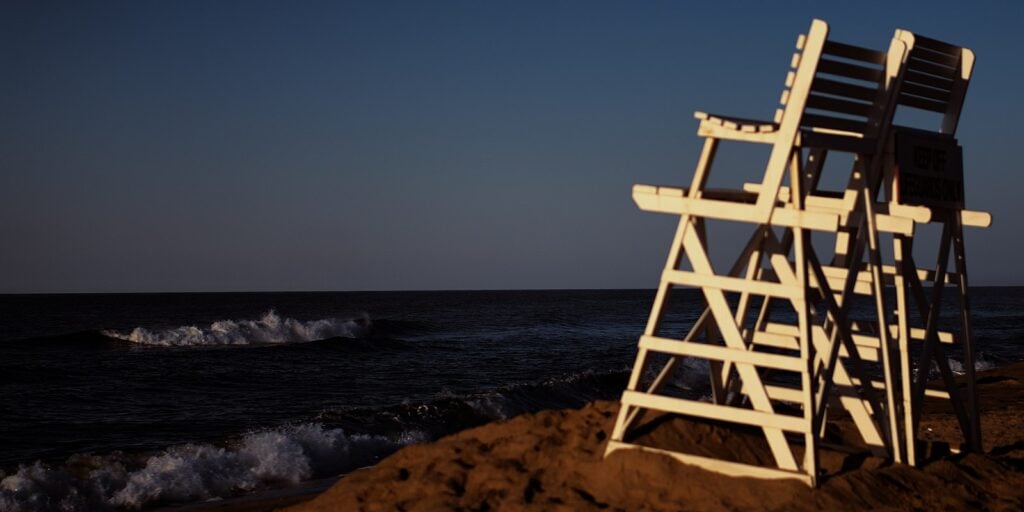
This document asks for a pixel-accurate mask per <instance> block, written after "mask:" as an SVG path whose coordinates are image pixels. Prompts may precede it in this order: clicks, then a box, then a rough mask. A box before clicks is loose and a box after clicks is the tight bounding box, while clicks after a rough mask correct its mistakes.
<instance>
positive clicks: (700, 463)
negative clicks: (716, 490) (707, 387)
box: [605, 440, 814, 485]
mask: <svg viewBox="0 0 1024 512" xmlns="http://www.w3.org/2000/svg"><path fill="white" fill-rule="evenodd" d="M616 450H639V451H642V452H649V453H656V454H659V455H664V456H666V457H671V458H673V459H675V460H677V461H679V462H681V463H683V464H689V465H691V466H697V467H699V468H704V469H706V470H708V471H714V472H716V473H721V474H723V475H726V476H734V477H750V478H761V479H764V480H782V479H794V480H799V481H801V482H803V483H805V484H807V485H813V483H814V479H813V478H812V477H811V476H810V475H807V474H805V473H800V472H797V471H788V470H785V469H776V468H766V467H763V466H752V465H750V464H742V463H739V462H731V461H727V460H721V459H712V458H709V457H702V456H700V455H692V454H689V453H679V452H673V451H670V450H663V449H661V448H652V447H650V446H644V445H639V444H632V443H624V442H621V441H612V440H609V441H608V448H607V449H606V451H605V456H607V455H608V454H610V453H612V452H614V451H616Z"/></svg>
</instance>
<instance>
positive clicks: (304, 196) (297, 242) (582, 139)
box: [0, 1, 1024, 292]
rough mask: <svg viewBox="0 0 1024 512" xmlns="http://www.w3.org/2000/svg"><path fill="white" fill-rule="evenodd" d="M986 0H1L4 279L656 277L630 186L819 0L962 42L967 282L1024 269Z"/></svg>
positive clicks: (745, 106) (1003, 97) (190, 285)
mask: <svg viewBox="0 0 1024 512" xmlns="http://www.w3.org/2000/svg"><path fill="white" fill-rule="evenodd" d="M712 3H713V4H714V5H709V4H712ZM975 4H976V3H968V2H957V3H947V4H938V3H927V4H925V3H922V4H911V3H908V2H882V3H878V4H870V3H868V2H856V3H849V6H848V7H847V6H825V5H821V4H819V3H817V2H793V3H788V4H783V5H780V2H751V3H730V2H702V3H699V4H696V3H695V6H691V5H689V4H688V3H684V2H609V3H604V2H536V3H533V2H508V3H499V2H365V3H359V4H357V3H342V2H287V3H286V2H277V3H264V2H237V3H231V2H208V1H195V2H124V3H119V4H115V3H102V4H97V5H85V3H83V2H67V3H46V2H10V1H8V2H4V4H3V6H2V7H0V66H2V68H0V69H2V74H0V239H2V240H3V244H2V246H0V247H2V250H0V292H64V291H68V292H85V291H97V292H101V291H102V292H107V291H220V290H374V289H381V290H387V289H460V288H606V287H653V286H655V285H656V284H657V278H658V275H659V273H660V267H661V266H662V265H663V263H664V257H665V253H666V250H667V247H668V243H669V241H670V240H671V236H672V232H673V229H674V220H673V219H672V218H670V217H668V216H661V215H655V214H650V213H644V212H640V211H639V210H637V209H636V208H635V206H633V204H632V201H631V199H630V187H631V185H632V184H633V183H636V182H641V183H660V184H684V183H688V182H689V179H690V176H691V175H692V172H693V167H694V164H695V162H696V158H697V152H698V149H699V143H700V139H698V138H697V137H696V135H695V128H696V122H695V121H694V120H693V119H692V117H691V114H692V112H693V111H694V110H707V111H712V112H722V113H727V114H733V115H737V116H744V117H755V118H770V117H771V115H772V113H773V112H774V109H775V105H776V102H777V100H778V96H779V92H780V91H781V89H782V81H783V78H784V76H785V72H786V70H787V65H788V62H789V56H790V54H791V53H792V47H793V42H794V40H795V37H796V35H797V34H798V33H800V32H802V31H804V30H806V28H807V26H808V25H809V23H810V20H811V18H813V17H820V18H823V19H825V20H827V21H829V22H830V24H831V25H832V34H833V35H834V37H836V38H838V39H840V40H843V41H847V42H851V43H855V44H860V45H864V46H871V47H876V48H879V49H884V48H885V47H887V45H888V43H889V39H890V37H891V36H892V32H893V30H894V29H895V28H897V27H903V28H908V29H911V30H914V31H916V32H918V33H921V34H925V35H930V36H932V37H937V38H940V39H944V40H947V41H951V42H955V43H958V44H963V45H965V46H969V47H971V48H973V49H974V50H975V51H976V53H977V55H978V64H977V68H976V72H975V78H974V81H973V82H972V84H971V90H970V92H969V94H968V98H967V104H966V107H965V110H964V115H963V118H962V121H961V125H960V137H959V138H960V140H961V143H962V144H963V145H964V148H965V160H966V167H967V170H966V175H967V178H966V179H967V199H968V204H969V206H971V207H973V208H976V209H988V210H990V211H992V212H993V214H994V215H995V225H994V227H992V228H990V229H988V230H975V231H971V232H970V233H969V234H968V244H969V246H968V257H969V263H970V265H971V267H972V269H973V275H972V280H973V283H974V284H1024V271H1022V270H1021V269H1020V267H1019V266H1018V264H1017V263H1018V260H1019V256H1018V255H1019V254H1021V253H1022V251H1024V242H1022V238H1024V237H1022V236H1021V235H1020V233H1021V232H1022V230H1024V229H1022V228H1024V221H1022V219H1021V217H1020V215H1018V213H1017V211H1018V207H1017V206H1018V204H1019V203H1020V201H1021V199H1019V195H1020V193H1021V188H1022V187H1024V164H1022V162H1021V158H1020V147H1021V146H1022V143H1021V140H1020V136H1021V135H1020V128H1019V127H1020V120H1021V119H1024V106H1022V101H1021V99H1020V98H1021V93H1022V91H1024V68H1022V66H1021V64H1020V63H1021V52H1022V51H1024V34H1022V30H1021V25H1022V22H1024V8H1022V7H1021V5H1022V4H1020V3H1016V2H1006V3H985V4H983V5H975ZM977 4H980V2H979V3H977ZM720 154H721V156H720V158H721V162H720V165H719V166H717V167H716V176H718V175H721V176H725V177H726V178H729V177H730V176H732V177H735V176H741V175H742V176H750V177H756V176H759V175H760V174H761V172H762V169H763V167H762V166H763V161H762V160H761V159H760V158H761V157H762V156H763V155H762V154H761V153H756V154H755V153H750V151H749V150H748V149H746V148H741V147H738V146H725V147H723V148H722V150H721V153H720ZM737 182H738V180H737ZM730 240H733V238H730V237H728V236H727V237H725V239H724V241H723V242H722V243H721V244H720V248H718V249H716V251H718V252H720V253H722V254H724V253H727V252H729V247H730V244H731V242H730ZM924 259H927V258H924Z"/></svg>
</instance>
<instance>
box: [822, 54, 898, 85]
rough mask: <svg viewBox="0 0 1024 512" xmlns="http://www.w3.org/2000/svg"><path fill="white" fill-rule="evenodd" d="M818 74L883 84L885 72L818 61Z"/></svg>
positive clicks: (824, 60)
mask: <svg viewBox="0 0 1024 512" xmlns="http://www.w3.org/2000/svg"><path fill="white" fill-rule="evenodd" d="M818 73H828V74H830V75H836V76H842V77H846V78H852V79H855V80H864V81H865V82H876V83H877V82H881V81H882V77H883V76H885V72H884V71H882V70H880V69H872V68H868V67H864V66H858V65H856V64H850V63H847V62H839V61H835V60H828V59H821V60H819V61H818Z"/></svg>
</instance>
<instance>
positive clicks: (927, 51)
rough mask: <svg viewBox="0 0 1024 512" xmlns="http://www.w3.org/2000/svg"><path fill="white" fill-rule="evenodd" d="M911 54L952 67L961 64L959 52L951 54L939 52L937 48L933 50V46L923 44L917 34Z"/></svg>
mask: <svg viewBox="0 0 1024 512" xmlns="http://www.w3.org/2000/svg"><path fill="white" fill-rule="evenodd" d="M910 55H912V56H914V58H917V59H921V60H927V61H930V62H935V63H938V64H942V65H943V66H948V67H951V68H954V67H957V66H959V65H960V55H959V54H957V55H950V54H948V53H942V52H937V51H935V50H932V49H931V48H926V47H924V46H922V45H921V43H920V41H919V40H918V38H917V36H915V37H914V49H913V50H911V52H910Z"/></svg>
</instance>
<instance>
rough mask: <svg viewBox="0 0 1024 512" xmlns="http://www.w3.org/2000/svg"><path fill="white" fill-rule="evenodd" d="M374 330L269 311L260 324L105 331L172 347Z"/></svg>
mask: <svg viewBox="0 0 1024 512" xmlns="http://www.w3.org/2000/svg"><path fill="white" fill-rule="evenodd" d="M371 328H372V323H371V322H370V319H369V317H367V316H363V317H360V318H351V319H340V318H325V319H321V320H310V321H306V322H303V321H301V320H296V319H294V318H281V317H280V316H278V315H277V313H275V312H274V311H268V312H266V313H265V314H264V315H263V317H262V318H260V319H259V320H221V321H219V322H214V323H213V324H211V325H210V326H209V327H196V326H194V325H184V326H181V327H176V328H174V329H165V330H158V331H151V330H149V329H146V328H144V327H136V328H135V329H132V330H131V332H127V333H124V332H118V331H103V334H104V335H106V336H110V337H111V338H117V339H121V340H125V341H130V342H132V343H138V344H141V345H160V346H167V347H169V346H195V345H249V344H253V343H289V342H303V341H316V340H322V339H327V338H335V337H342V338H361V337H364V336H366V335H367V334H369V332H370V329H371Z"/></svg>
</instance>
